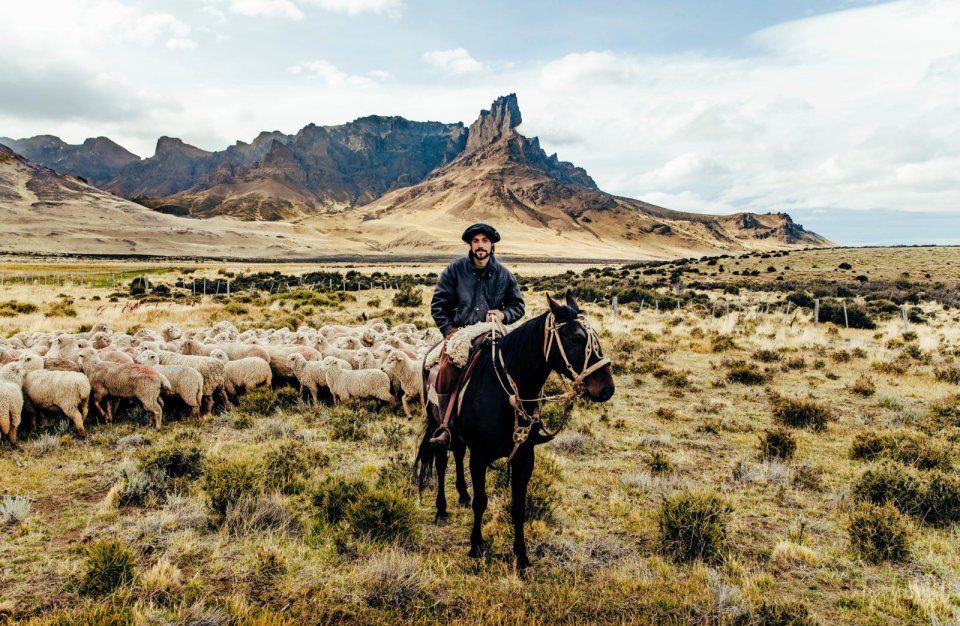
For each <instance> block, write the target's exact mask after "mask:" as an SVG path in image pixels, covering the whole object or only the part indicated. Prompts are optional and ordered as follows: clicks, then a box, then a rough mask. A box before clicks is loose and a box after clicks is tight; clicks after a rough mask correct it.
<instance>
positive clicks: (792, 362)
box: [780, 356, 807, 372]
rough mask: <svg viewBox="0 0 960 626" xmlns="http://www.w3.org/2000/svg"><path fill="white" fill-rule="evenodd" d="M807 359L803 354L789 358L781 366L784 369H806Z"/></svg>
mask: <svg viewBox="0 0 960 626" xmlns="http://www.w3.org/2000/svg"><path fill="white" fill-rule="evenodd" d="M806 367H807V361H806V359H804V358H803V357H802V356H797V357H793V358H790V359H787V360H786V361H785V362H784V363H783V365H782V366H781V367H780V369H782V370H783V371H785V372H786V371H789V370H802V369H806Z"/></svg>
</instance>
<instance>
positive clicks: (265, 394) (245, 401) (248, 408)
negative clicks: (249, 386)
mask: <svg viewBox="0 0 960 626" xmlns="http://www.w3.org/2000/svg"><path fill="white" fill-rule="evenodd" d="M299 403H300V394H299V393H298V392H297V390H296V389H293V388H291V387H280V388H278V389H254V390H252V391H249V392H247V393H245V394H244V395H243V397H241V398H240V402H239V404H238V405H237V409H238V410H240V411H241V412H243V413H249V414H253V415H270V414H271V413H273V412H274V411H277V410H281V409H292V408H294V407H296V406H297V405H298V404H299Z"/></svg>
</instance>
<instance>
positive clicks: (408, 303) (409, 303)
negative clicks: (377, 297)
mask: <svg viewBox="0 0 960 626" xmlns="http://www.w3.org/2000/svg"><path fill="white" fill-rule="evenodd" d="M421 304H423V292H422V291H421V290H420V289H419V288H417V289H414V288H413V285H409V284H407V285H401V286H400V289H398V290H397V293H395V294H393V306H399V307H418V306H420V305H421Z"/></svg>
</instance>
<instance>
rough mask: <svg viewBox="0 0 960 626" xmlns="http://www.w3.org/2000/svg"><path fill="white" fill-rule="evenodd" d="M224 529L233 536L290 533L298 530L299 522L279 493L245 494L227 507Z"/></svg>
mask: <svg viewBox="0 0 960 626" xmlns="http://www.w3.org/2000/svg"><path fill="white" fill-rule="evenodd" d="M223 525H224V527H225V528H226V529H227V530H228V531H229V532H230V533H231V534H233V535H247V534H250V533H254V532H262V531H268V530H272V531H279V532H284V533H290V532H294V531H297V530H298V527H297V520H296V518H295V517H294V515H293V513H292V512H291V511H290V507H289V506H288V505H287V501H286V499H285V498H284V497H283V496H282V495H280V494H279V493H276V492H274V493H271V494H269V495H264V494H244V495H241V496H240V497H239V498H237V500H236V501H234V502H231V503H230V504H229V505H228V506H227V510H226V513H225V514H224V518H223Z"/></svg>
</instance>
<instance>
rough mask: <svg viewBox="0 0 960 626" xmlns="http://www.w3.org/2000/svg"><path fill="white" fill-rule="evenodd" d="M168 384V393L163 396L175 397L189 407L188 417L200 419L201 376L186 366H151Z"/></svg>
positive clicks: (201, 398) (201, 399)
mask: <svg viewBox="0 0 960 626" xmlns="http://www.w3.org/2000/svg"><path fill="white" fill-rule="evenodd" d="M149 367H152V368H153V369H155V370H156V371H157V372H159V373H160V374H161V375H162V376H164V377H166V379H167V380H168V381H169V382H170V389H171V391H170V392H165V395H168V396H176V397H178V398H180V400H182V401H183V403H184V404H186V405H187V406H188V407H190V417H192V418H194V419H199V418H200V406H201V404H202V403H203V376H201V375H200V372H198V371H197V370H195V369H193V368H192V367H188V366H186V365H160V364H157V365H151V366H149Z"/></svg>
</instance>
